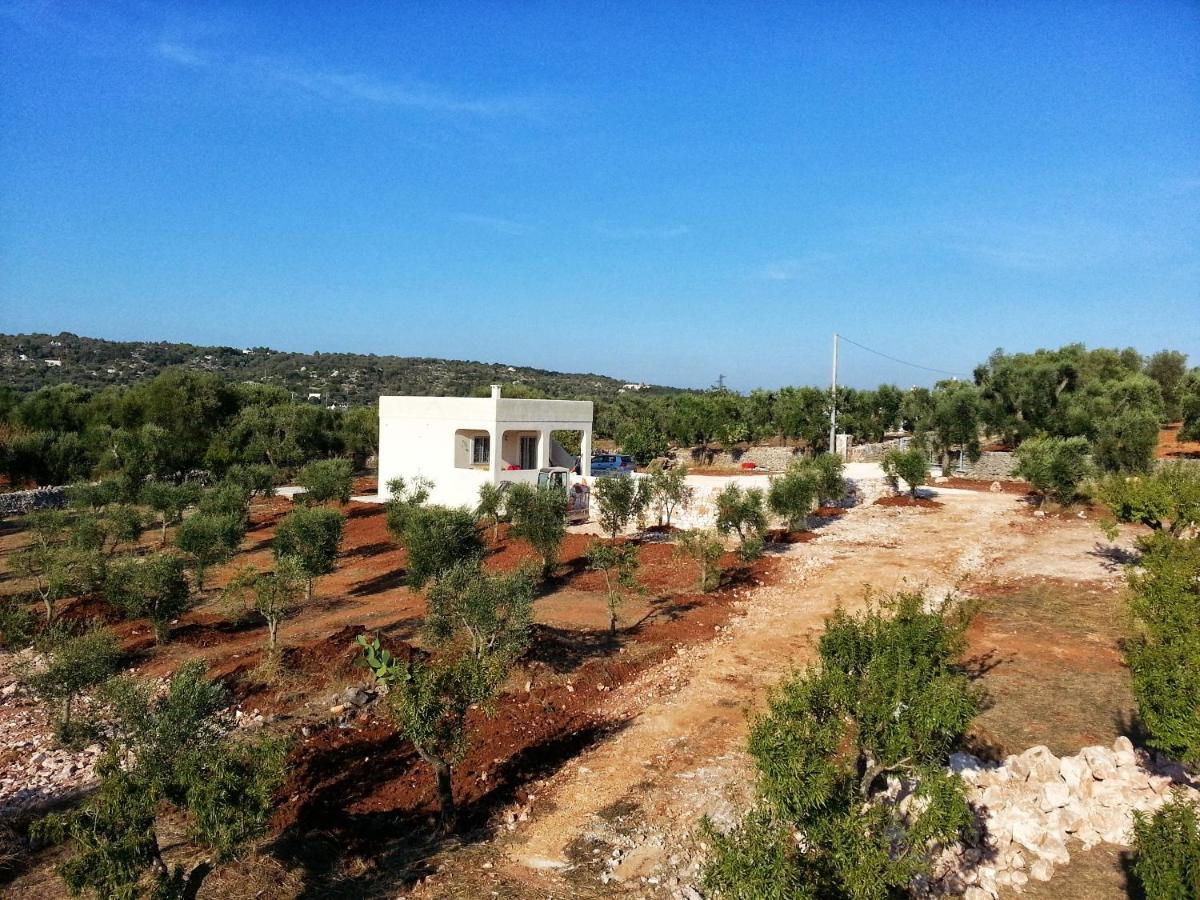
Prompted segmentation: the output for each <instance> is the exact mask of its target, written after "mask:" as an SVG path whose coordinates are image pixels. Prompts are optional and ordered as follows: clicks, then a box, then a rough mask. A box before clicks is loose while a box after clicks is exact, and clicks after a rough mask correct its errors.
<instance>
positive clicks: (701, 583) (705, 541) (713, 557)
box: [675, 529, 725, 594]
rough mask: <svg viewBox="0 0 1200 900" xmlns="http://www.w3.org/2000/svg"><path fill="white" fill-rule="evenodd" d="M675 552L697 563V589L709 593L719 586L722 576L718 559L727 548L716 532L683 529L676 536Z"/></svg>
mask: <svg viewBox="0 0 1200 900" xmlns="http://www.w3.org/2000/svg"><path fill="white" fill-rule="evenodd" d="M675 552H676V553H677V554H678V555H680V556H686V557H688V558H689V559H691V560H692V561H694V562H695V563H696V567H697V568H698V569H699V578H698V580H697V583H696V590H698V591H700V593H702V594H707V593H708V592H709V591H711V590H714V589H715V588H716V587H717V585H718V584H719V583H720V578H721V571H720V569H719V568H718V567H717V561H718V560H720V558H721V554H722V553H724V552H725V548H724V547H723V546H722V545H721V539H720V538H719V537H718V536H717V535H716V534H714V533H713V532H711V531H702V530H700V529H695V530H693V531H682V532H680V533H679V534H678V535H677V536H676V538H675Z"/></svg>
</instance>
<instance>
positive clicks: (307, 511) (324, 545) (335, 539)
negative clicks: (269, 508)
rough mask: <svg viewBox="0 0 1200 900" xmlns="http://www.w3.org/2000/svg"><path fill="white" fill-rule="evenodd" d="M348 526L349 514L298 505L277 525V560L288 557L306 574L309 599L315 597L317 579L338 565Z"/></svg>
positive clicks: (274, 548)
mask: <svg viewBox="0 0 1200 900" xmlns="http://www.w3.org/2000/svg"><path fill="white" fill-rule="evenodd" d="M345 527H346V517H345V516H343V515H342V514H341V513H340V512H338V511H337V510H336V509H329V508H326V507H300V508H299V509H294V510H292V511H291V512H290V513H288V514H287V515H286V516H284V517H283V519H282V520H280V522H279V525H278V526H277V527H276V529H275V538H274V540H273V541H272V542H271V549H272V551H273V552H274V554H275V559H276V561H277V562H278V561H279V560H282V559H285V558H288V559H290V560H292V561H293V562H294V564H295V566H296V567H298V569H299V571H301V572H302V573H303V574H304V579H305V597H304V599H305V600H312V595H313V582H315V581H316V580H317V578H318V577H319V576H321V575H328V574H329V573H330V572H332V571H333V570H334V568H335V567H336V566H337V555H338V547H339V546H341V543H342V532H343V530H344V529H345Z"/></svg>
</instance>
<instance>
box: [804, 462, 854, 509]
mask: <svg viewBox="0 0 1200 900" xmlns="http://www.w3.org/2000/svg"><path fill="white" fill-rule="evenodd" d="M809 465H810V466H811V467H812V471H813V472H814V474H815V476H816V482H817V502H818V503H823V504H827V503H837V502H839V501H840V500H841V499H842V498H843V497H845V496H846V476H845V468H846V467H845V464H844V463H843V462H842V458H841V457H840V456H839V455H838V454H836V453H819V454H817V456H816V457H814V458H813V460H812V461H811V462H810V463H809Z"/></svg>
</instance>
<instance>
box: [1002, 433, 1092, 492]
mask: <svg viewBox="0 0 1200 900" xmlns="http://www.w3.org/2000/svg"><path fill="white" fill-rule="evenodd" d="M1090 453H1091V448H1090V447H1089V446H1088V442H1087V439H1086V438H1082V437H1070V438H1059V437H1051V436H1049V435H1041V436H1038V437H1031V438H1026V439H1025V440H1024V441H1022V442H1021V445H1020V446H1019V447H1017V468H1016V474H1017V475H1020V476H1021V477H1022V478H1024V479H1026V480H1027V481H1028V482H1029V484H1030V485H1031V486H1032V487H1033V489H1034V490H1035V491H1037V492H1038V496H1039V503H1042V502H1045V500H1046V499H1047V498H1049V499H1051V500H1053V501H1054V502H1055V503H1059V504H1062V505H1063V506H1066V505H1067V504H1069V503H1071V502H1072V501H1073V500H1075V498H1076V497H1078V496H1079V489H1080V486H1081V485H1082V484H1083V483H1084V481H1086V480H1087V478H1088V476H1089V475H1090V474H1091V471H1092V463H1091V458H1090Z"/></svg>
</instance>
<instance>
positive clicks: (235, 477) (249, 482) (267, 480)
mask: <svg viewBox="0 0 1200 900" xmlns="http://www.w3.org/2000/svg"><path fill="white" fill-rule="evenodd" d="M225 478H226V480H227V481H232V482H234V483H235V484H239V485H241V486H242V487H243V488H245V490H246V491H248V492H249V494H250V496H251V497H253V496H255V495H258V496H259V497H274V496H275V485H276V483H278V481H279V470H278V469H276V468H275V467H274V466H268V465H265V464H257V465H236V466H230V467H229V470H228V471H227V472H226V473H225Z"/></svg>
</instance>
